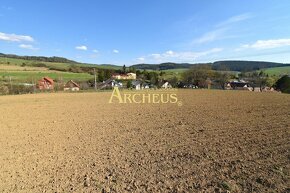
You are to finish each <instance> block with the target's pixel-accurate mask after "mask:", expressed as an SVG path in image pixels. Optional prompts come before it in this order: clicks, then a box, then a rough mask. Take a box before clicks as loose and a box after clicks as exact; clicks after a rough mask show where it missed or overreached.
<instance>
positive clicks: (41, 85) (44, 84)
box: [37, 77, 54, 90]
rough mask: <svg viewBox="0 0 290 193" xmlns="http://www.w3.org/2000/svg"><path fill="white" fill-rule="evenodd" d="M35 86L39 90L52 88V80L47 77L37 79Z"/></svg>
mask: <svg viewBox="0 0 290 193" xmlns="http://www.w3.org/2000/svg"><path fill="white" fill-rule="evenodd" d="M37 86H38V89H39V90H53V88H54V81H53V79H51V78H49V77H43V78H42V79H41V80H39V81H38V84H37Z"/></svg>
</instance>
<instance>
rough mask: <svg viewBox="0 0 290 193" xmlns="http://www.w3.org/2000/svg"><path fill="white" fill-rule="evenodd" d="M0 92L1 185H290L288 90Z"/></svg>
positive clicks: (58, 188) (26, 188)
mask: <svg viewBox="0 0 290 193" xmlns="http://www.w3.org/2000/svg"><path fill="white" fill-rule="evenodd" d="M110 94H111V93H110V92H104V93H56V94H35V95H19V96H1V97H0V192H154V193H155V192H289V191H290V189H289V184H290V183H289V170H290V154H289V150H290V111H289V109H290V95H285V94H279V93H254V92H247V91H209V90H180V91H178V99H179V100H180V101H182V102H183V104H182V106H181V107H179V106H178V105H177V104H108V101H109V98H110Z"/></svg>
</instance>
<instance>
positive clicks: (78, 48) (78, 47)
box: [75, 46, 88, 51]
mask: <svg viewBox="0 0 290 193" xmlns="http://www.w3.org/2000/svg"><path fill="white" fill-rule="evenodd" d="M75 49H77V50H85V51H86V50H88V48H87V46H76V47H75Z"/></svg>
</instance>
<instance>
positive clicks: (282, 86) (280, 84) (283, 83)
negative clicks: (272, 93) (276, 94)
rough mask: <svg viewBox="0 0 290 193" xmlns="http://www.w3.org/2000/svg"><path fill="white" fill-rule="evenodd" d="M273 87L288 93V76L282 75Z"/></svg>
mask: <svg viewBox="0 0 290 193" xmlns="http://www.w3.org/2000/svg"><path fill="white" fill-rule="evenodd" d="M275 88H276V89H277V90H280V91H281V92H283V93H288V94H290V76H289V75H285V76H282V77H281V78H280V79H279V80H277V82H276V84H275Z"/></svg>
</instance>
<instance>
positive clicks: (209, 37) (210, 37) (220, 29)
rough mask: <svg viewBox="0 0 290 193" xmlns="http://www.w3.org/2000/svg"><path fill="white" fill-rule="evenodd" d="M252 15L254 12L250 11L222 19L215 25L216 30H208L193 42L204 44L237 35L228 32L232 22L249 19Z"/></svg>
mask: <svg viewBox="0 0 290 193" xmlns="http://www.w3.org/2000/svg"><path fill="white" fill-rule="evenodd" d="M251 17H252V14H250V13H244V14H241V15H236V16H233V17H230V18H229V19H227V20H225V21H222V22H220V23H218V24H217V25H215V29H214V30H212V31H209V32H206V33H204V34H203V35H202V36H201V37H199V38H197V39H195V40H194V41H193V43H200V44H202V43H208V42H213V41H216V40H221V39H228V38H233V37H236V36H234V35H229V34H228V33H227V32H228V31H229V30H230V28H231V24H234V23H238V22H241V21H244V20H247V19H249V18H251Z"/></svg>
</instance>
